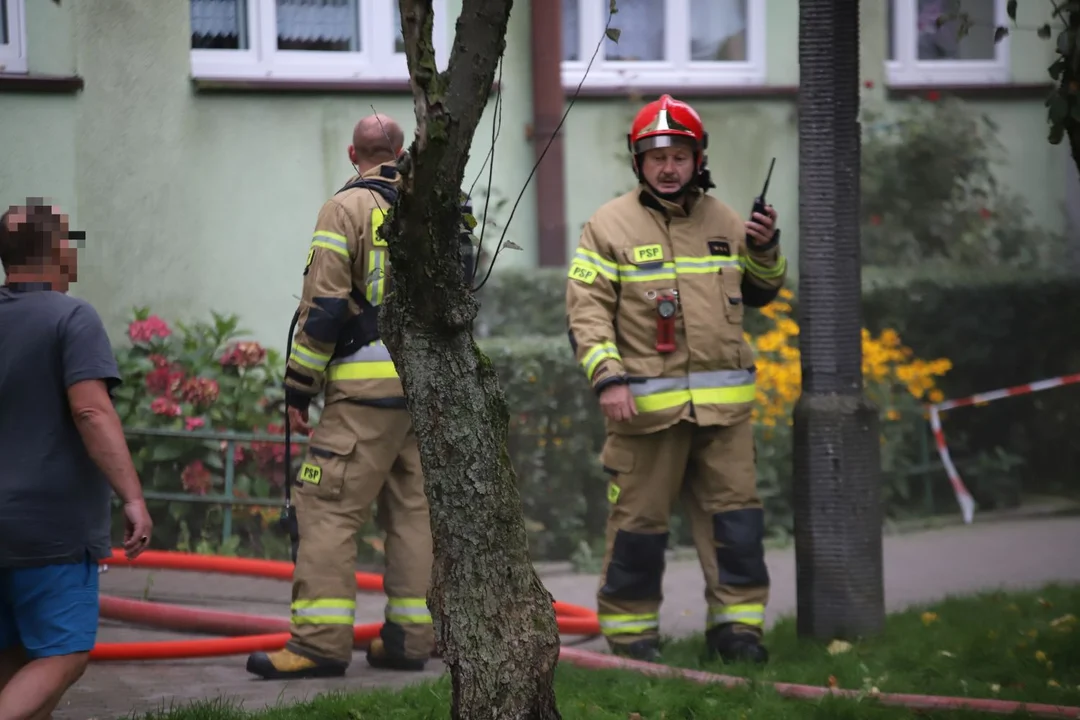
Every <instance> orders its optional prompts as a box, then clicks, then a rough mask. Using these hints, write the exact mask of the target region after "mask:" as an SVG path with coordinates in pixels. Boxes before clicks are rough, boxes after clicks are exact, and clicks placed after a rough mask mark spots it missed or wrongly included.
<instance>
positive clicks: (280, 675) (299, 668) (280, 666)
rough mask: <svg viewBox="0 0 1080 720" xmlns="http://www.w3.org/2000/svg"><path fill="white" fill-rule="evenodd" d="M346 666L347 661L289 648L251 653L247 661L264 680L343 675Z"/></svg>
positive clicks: (249, 667) (250, 667)
mask: <svg viewBox="0 0 1080 720" xmlns="http://www.w3.org/2000/svg"><path fill="white" fill-rule="evenodd" d="M346 667H348V665H347V663H343V662H338V661H337V660H328V659H326V658H314V657H308V656H306V655H300V654H298V653H295V652H293V651H292V650H289V649H288V648H285V649H283V650H278V651H276V652H272V653H265V652H256V653H251V655H249V656H248V661H247V671H248V672H249V673H252V674H253V675H258V676H259V677H261V678H263V679H264V680H301V679H306V678H327V677H341V676H343V675H344V674H345V668H346Z"/></svg>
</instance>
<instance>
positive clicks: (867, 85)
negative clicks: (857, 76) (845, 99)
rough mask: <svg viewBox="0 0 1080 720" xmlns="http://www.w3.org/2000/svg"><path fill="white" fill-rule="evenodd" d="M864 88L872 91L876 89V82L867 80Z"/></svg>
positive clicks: (864, 82)
mask: <svg viewBox="0 0 1080 720" xmlns="http://www.w3.org/2000/svg"><path fill="white" fill-rule="evenodd" d="M863 87H865V88H867V89H868V90H869V89H872V88H873V87H874V81H873V80H865V81H863Z"/></svg>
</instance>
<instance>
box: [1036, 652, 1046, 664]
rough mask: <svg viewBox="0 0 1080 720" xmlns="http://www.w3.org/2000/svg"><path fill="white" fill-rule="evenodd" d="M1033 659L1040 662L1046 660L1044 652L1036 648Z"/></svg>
mask: <svg viewBox="0 0 1080 720" xmlns="http://www.w3.org/2000/svg"><path fill="white" fill-rule="evenodd" d="M1035 659H1036V660H1038V661H1039V662H1041V663H1044V662H1046V653H1044V652H1043V651H1042V650H1036V651H1035Z"/></svg>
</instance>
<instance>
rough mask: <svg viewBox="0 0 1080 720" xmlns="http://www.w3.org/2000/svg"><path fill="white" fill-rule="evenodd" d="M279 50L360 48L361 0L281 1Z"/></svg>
mask: <svg viewBox="0 0 1080 720" xmlns="http://www.w3.org/2000/svg"><path fill="white" fill-rule="evenodd" d="M277 32H278V41H277V45H278V50H321V51H337V52H356V51H358V50H360V8H359V0H277Z"/></svg>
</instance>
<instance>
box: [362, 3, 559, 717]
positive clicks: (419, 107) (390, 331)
mask: <svg viewBox="0 0 1080 720" xmlns="http://www.w3.org/2000/svg"><path fill="white" fill-rule="evenodd" d="M399 2H400V8H401V17H402V25H403V30H404V37H405V51H406V55H407V57H408V64H409V73H410V75H411V77H412V88H413V95H414V100H415V112H416V124H417V129H416V136H415V138H414V140H413V143H412V146H411V147H410V152H409V155H408V157H407V159H405V160H404V161H403V162H402V174H403V190H402V193H401V195H400V197H399V199H398V202H397V203H396V204H395V207H394V209H393V210H392V211H391V212H390V213H389V215H388V217H387V219H386V221H385V223H384V225H385V227H386V230H387V232H386V236H387V242H388V249H389V253H390V266H391V268H392V270H391V271H390V278H391V282H392V284H393V291H392V293H391V294H390V296H389V298H388V299H387V302H386V304H385V306H384V309H383V311H382V312H381V313H380V330H381V332H382V336H383V338H384V339H385V343H386V345H387V347H388V349H389V350H390V354H391V356H392V357H393V359H394V363H395V365H396V367H397V370H398V373H399V375H400V376H401V381H402V385H403V386H404V389H405V395H406V398H407V401H408V406H409V409H410V411H411V413H412V417H413V423H414V426H415V428H416V435H417V438H418V439H419V446H420V457H421V462H422V464H423V468H424V472H425V475H426V482H425V488H426V494H427V496H428V499H429V500H430V502H431V527H432V533H433V535H434V547H435V566H434V571H433V586H432V588H431V590H430V592H429V595H428V605H429V607H430V608H431V611H432V616H433V618H434V621H435V633H436V642H437V643H438V649H439V651H440V653H441V654H442V657H443V659H444V661H445V662H446V664H447V665H448V666H449V669H450V675H451V678H452V685H453V706H452V717H454V718H467V719H468V720H486V719H489V718H490V719H494V718H499V719H500V720H502V719H507V720H509V719H511V718H514V719H518V718H520V719H525V718H528V719H530V720H548V719H552V718H559V717H560V716H559V713H558V710H557V708H556V705H555V691H554V687H553V682H554V675H555V667H556V665H557V663H558V656H559V633H558V627H557V625H556V620H555V612H554V608H553V606H552V601H553V598H552V596H551V594H550V593H548V591H547V590H546V589H545V588H544V586H543V584H542V583H541V582H540V579H539V577H538V576H537V575H536V572H535V571H534V569H533V566H532V563H531V561H530V557H529V553H528V540H527V536H526V532H525V525H524V517H523V514H522V505H521V498H520V496H519V494H518V490H517V481H516V476H515V473H514V470H513V467H512V465H511V463H510V457H509V454H508V452H507V449H506V437H507V427H508V421H509V413H508V409H507V406H506V401H505V397H504V395H503V393H502V390H501V388H500V387H499V382H498V377H497V375H496V373H495V370H494V368H493V367H492V365H491V363H490V362H489V361H488V359H487V358H486V357H485V356H484V355H483V354H482V353H481V352H480V350H479V349H478V348H477V346H476V344H475V342H474V341H473V337H472V321H473V319H474V318H475V316H476V312H477V309H478V304H477V301H476V299H475V298H474V297H473V296H472V294H471V292H470V288H469V286H468V285H467V284H466V283H465V282H464V280H463V273H462V271H461V262H460V250H459V228H460V223H461V215H460V199H459V198H460V192H461V187H462V181H463V178H464V172H465V164H466V162H467V160H468V157H469V149H470V145H471V143H472V139H473V134H474V132H475V130H476V126H477V124H478V123H479V121H480V117H481V114H482V113H483V110H484V107H485V103H486V101H487V99H488V96H489V94H490V91H491V88H492V84H493V82H494V78H495V69H496V66H497V63H498V61H499V57H500V56H501V55H502V53H503V50H504V48H505V44H506V42H505V36H506V27H507V22H508V20H509V16H510V8H511V6H512V5H513V2H512V0H463V3H462V10H461V16H460V18H459V19H458V22H457V32H456V36H455V39H454V43H453V48H452V50H451V55H450V60H449V65H448V67H447V69H446V70H445V71H444V72H441V73H440V72H439V71H438V69H437V67H436V65H435V53H434V48H433V46H432V40H431V32H432V15H433V13H432V7H431V6H432V3H431V0H399Z"/></svg>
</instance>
